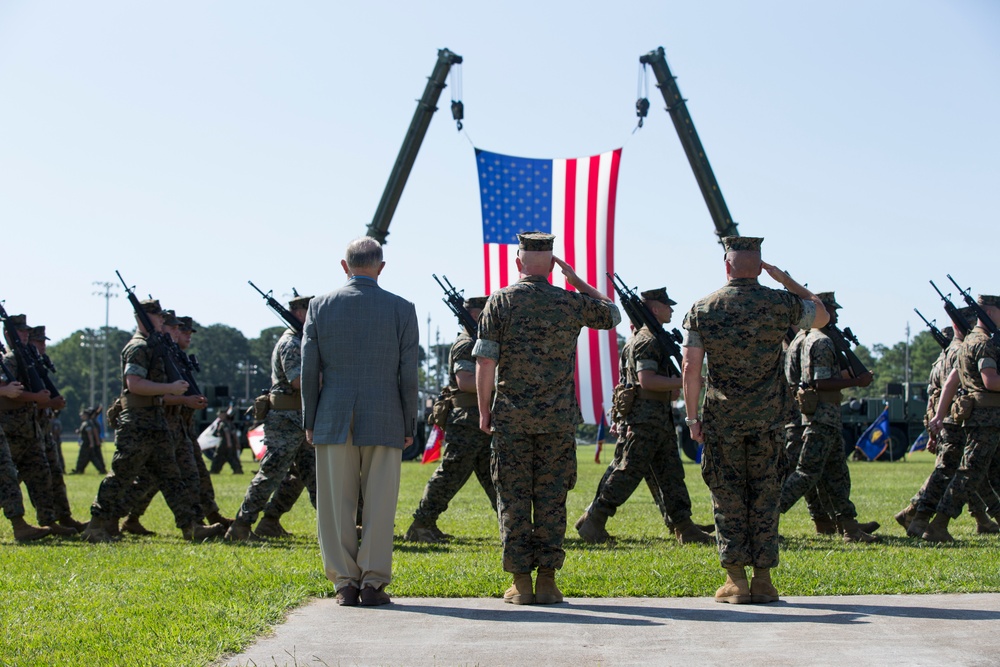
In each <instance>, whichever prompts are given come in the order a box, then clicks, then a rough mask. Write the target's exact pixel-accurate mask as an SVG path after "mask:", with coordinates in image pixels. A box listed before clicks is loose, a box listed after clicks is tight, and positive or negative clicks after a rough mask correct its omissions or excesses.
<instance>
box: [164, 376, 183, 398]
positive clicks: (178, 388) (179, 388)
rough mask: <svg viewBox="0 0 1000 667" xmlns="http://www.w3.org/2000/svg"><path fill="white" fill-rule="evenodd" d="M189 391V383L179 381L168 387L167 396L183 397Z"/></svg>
mask: <svg viewBox="0 0 1000 667" xmlns="http://www.w3.org/2000/svg"><path fill="white" fill-rule="evenodd" d="M187 390H188V383H187V382H185V381H184V380H177V381H176V382H171V383H170V384H168V385H167V392H166V393H167V394H168V395H170V396H183V395H184V392H186V391H187Z"/></svg>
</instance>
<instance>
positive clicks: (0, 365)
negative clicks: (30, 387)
mask: <svg viewBox="0 0 1000 667" xmlns="http://www.w3.org/2000/svg"><path fill="white" fill-rule="evenodd" d="M5 354H7V348H5V347H4V346H3V343H0V373H2V374H3V378H2V379H3V381H4V383H5V384H6V383H11V382H16V381H17V378H16V377H14V374H13V373H11V372H10V369H9V368H7V364H5V363H4V362H3V356H4V355H5Z"/></svg>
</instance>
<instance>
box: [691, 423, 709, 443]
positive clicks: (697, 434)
mask: <svg viewBox="0 0 1000 667" xmlns="http://www.w3.org/2000/svg"><path fill="white" fill-rule="evenodd" d="M688 430H689V431H691V439H692V440H694V441H695V442H697V443H700V444H705V436H704V435H703V434H702V432H701V422H700V421H697V422H695V423H693V424H691V426H689V427H688Z"/></svg>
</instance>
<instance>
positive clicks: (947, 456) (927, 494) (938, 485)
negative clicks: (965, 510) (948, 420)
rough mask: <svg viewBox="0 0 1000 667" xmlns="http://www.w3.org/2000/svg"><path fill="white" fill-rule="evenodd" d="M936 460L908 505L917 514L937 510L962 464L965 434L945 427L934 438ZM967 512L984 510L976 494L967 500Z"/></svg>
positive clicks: (959, 430) (957, 429)
mask: <svg viewBox="0 0 1000 667" xmlns="http://www.w3.org/2000/svg"><path fill="white" fill-rule="evenodd" d="M936 441H937V459H935V461H934V470H932V471H931V474H930V475H928V477H927V479H926V480H925V481H924V485H923V486H921V487H920V490H919V491H917V494H916V495H915V496H913V499H912V500H910V503H911V504H912V505H913V506H914V507H916V508H917V511H918V512H929V513H931V514H933V513H934V511H935V510H936V509H937V506H938V503H939V502H941V496H942V495H944V491H945V489H947V488H948V485H949V484H950V483H951V480H952V478H953V477H954V476H955V471H956V470H958V466H959V464H960V463H961V462H962V451H963V450H964V449H965V432H964V431H963V430H962V428H961V427H959V426H956V425H955V424H950V425H947V424H946V425H945V427H944V428H943V429H942V430H941V434H940V435H939V436H938V437H937V438H936ZM968 504H969V511H970V512H974V511H976V510H981V509H985V504H984V503H983V500H982V498H980V497H979V494H978V493H970V494H969V498H968Z"/></svg>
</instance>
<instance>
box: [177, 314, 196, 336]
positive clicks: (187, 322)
mask: <svg viewBox="0 0 1000 667" xmlns="http://www.w3.org/2000/svg"><path fill="white" fill-rule="evenodd" d="M177 328H178V329H180V330H181V331H190V332H191V333H197V332H198V331H197V329H195V328H194V318H192V317H190V316H188V315H182V316H181V317H178V318H177Z"/></svg>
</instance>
